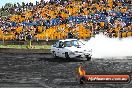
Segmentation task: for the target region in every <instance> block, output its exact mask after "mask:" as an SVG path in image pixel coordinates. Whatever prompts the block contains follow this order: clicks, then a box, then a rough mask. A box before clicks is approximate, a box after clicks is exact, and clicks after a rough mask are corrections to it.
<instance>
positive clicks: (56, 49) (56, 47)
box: [54, 41, 59, 56]
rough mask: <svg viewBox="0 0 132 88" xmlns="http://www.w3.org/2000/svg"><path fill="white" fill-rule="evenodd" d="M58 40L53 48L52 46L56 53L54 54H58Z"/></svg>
mask: <svg viewBox="0 0 132 88" xmlns="http://www.w3.org/2000/svg"><path fill="white" fill-rule="evenodd" d="M58 49H59V41H58V42H56V46H55V48H54V51H55V54H56V56H59V52H58V51H59V50H58Z"/></svg>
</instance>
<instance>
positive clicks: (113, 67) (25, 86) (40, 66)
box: [0, 53, 132, 88]
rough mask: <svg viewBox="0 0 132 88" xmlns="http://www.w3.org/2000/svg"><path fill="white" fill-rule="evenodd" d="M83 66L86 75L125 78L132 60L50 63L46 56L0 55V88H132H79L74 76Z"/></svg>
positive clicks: (114, 87) (130, 87)
mask: <svg viewBox="0 0 132 88" xmlns="http://www.w3.org/2000/svg"><path fill="white" fill-rule="evenodd" d="M80 63H83V66H84V68H85V69H86V71H87V74H129V75H131V78H132V57H121V58H101V59H98V58H92V60H91V61H82V60H79V59H72V60H70V61H69V60H66V59H62V58H58V59H53V58H52V56H51V55H50V54H8V53H6V54H5V53H0V88H132V81H131V82H130V83H128V84H125V83H122V84H118V83H117V84H109V83H107V84H83V85H81V84H79V83H78V82H77V80H76V72H77V68H78V66H79V64H80Z"/></svg>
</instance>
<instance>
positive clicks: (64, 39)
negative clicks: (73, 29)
mask: <svg viewBox="0 0 132 88" xmlns="http://www.w3.org/2000/svg"><path fill="white" fill-rule="evenodd" d="M72 40H77V39H64V40H59V41H62V42H64V41H72Z"/></svg>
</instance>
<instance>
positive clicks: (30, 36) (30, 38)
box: [27, 34, 32, 48]
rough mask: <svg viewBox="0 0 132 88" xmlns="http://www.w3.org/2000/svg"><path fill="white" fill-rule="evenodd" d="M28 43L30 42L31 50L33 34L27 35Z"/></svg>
mask: <svg viewBox="0 0 132 88" xmlns="http://www.w3.org/2000/svg"><path fill="white" fill-rule="evenodd" d="M27 41H28V48H31V45H32V35H31V34H28V35H27Z"/></svg>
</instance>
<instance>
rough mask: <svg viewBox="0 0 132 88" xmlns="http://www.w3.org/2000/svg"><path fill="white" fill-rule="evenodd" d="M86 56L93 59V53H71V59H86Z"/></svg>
mask: <svg viewBox="0 0 132 88" xmlns="http://www.w3.org/2000/svg"><path fill="white" fill-rule="evenodd" d="M86 56H88V57H91V56H92V53H91V52H86V53H84V52H78V53H70V54H69V57H70V58H76V57H79V58H86Z"/></svg>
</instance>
